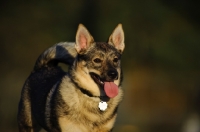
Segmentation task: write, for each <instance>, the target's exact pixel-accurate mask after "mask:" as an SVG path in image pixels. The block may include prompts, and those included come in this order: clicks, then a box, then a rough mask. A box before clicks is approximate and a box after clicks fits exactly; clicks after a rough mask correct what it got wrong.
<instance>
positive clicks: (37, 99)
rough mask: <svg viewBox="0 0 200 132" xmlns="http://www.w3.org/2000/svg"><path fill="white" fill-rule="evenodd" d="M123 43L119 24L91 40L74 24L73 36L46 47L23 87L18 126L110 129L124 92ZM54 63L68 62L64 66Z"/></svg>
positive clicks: (85, 131) (75, 131) (63, 131)
mask: <svg viewBox="0 0 200 132" xmlns="http://www.w3.org/2000/svg"><path fill="white" fill-rule="evenodd" d="M124 48H125V44H124V31H123V28H122V24H118V25H117V27H116V28H115V29H114V31H113V32H112V34H111V35H110V37H109V39H108V41H107V42H95V41H94V39H93V37H92V36H91V35H90V33H89V31H88V30H87V29H86V28H85V27H84V26H83V25H82V24H79V26H78V30H77V33H76V41H75V42H60V43H58V44H56V45H54V46H52V47H50V48H48V49H47V50H45V51H44V52H43V53H42V54H41V55H40V56H39V57H38V59H37V61H36V63H35V66H34V69H33V71H32V72H31V74H30V75H29V77H28V78H27V80H26V81H25V83H24V86H23V88H22V92H21V99H20V102H19V107H18V117H17V118H18V127H19V131H20V132H37V131H40V130H41V129H45V130H46V131H48V132H110V131H112V129H113V126H114V123H115V120H116V117H117V109H118V105H119V103H120V102H121V100H122V97H123V90H122V88H121V85H122V78H123V76H122V69H121V56H122V52H123V50H124ZM59 63H64V64H66V65H68V66H69V67H68V71H67V72H65V71H64V70H62V68H61V67H60V66H59V65H58V64H59Z"/></svg>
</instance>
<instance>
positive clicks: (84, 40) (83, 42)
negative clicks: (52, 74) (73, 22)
mask: <svg viewBox="0 0 200 132" xmlns="http://www.w3.org/2000/svg"><path fill="white" fill-rule="evenodd" d="M93 42H94V39H93V37H92V36H91V35H90V33H89V32H88V30H87V29H86V28H85V26H83V25H82V24H79V26H78V30H77V33H76V43H75V49H76V51H77V52H78V53H79V54H81V53H83V52H84V51H85V50H87V49H88V47H89V46H90V45H91V44H92V43H93Z"/></svg>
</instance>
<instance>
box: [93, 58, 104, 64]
mask: <svg viewBox="0 0 200 132" xmlns="http://www.w3.org/2000/svg"><path fill="white" fill-rule="evenodd" d="M93 61H94V62H95V63H101V62H102V60H101V59H99V58H95V59H94V60H93Z"/></svg>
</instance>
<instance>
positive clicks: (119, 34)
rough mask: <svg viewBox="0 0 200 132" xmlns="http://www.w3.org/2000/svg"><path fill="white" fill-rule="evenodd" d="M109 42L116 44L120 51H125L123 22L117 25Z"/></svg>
mask: <svg viewBox="0 0 200 132" xmlns="http://www.w3.org/2000/svg"><path fill="white" fill-rule="evenodd" d="M108 43H109V44H112V45H114V46H115V48H116V49H117V50H119V51H120V53H122V52H123V50H124V47H125V44H124V31H123V28H122V24H118V25H117V27H116V28H115V30H114V31H113V33H112V34H111V35H110V37H109V40H108Z"/></svg>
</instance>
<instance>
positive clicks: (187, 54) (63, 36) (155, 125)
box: [0, 0, 200, 132]
mask: <svg viewBox="0 0 200 132" xmlns="http://www.w3.org/2000/svg"><path fill="white" fill-rule="evenodd" d="M199 5H200V4H199V1H194V0H191V1H189V0H184V1H183V0H175V1H166V0H160V1H159V0H151V1H148V0H143V1H130V0H123V1H114V0H95V1H93V0H74V1H69V0H59V1H47V0H41V1H39V0H38V1H24V2H22V1H21V2H20V1H1V2H0V44H1V48H0V59H1V65H0V69H1V80H0V93H1V96H0V119H1V120H0V131H2V132H4V131H6V132H9V131H10V132H14V131H17V121H16V115H17V105H18V101H19V98H20V91H21V87H22V86H23V83H24V81H25V79H26V78H27V76H28V75H29V73H30V72H31V70H32V68H33V65H34V63H35V60H36V59H37V57H38V56H39V54H40V53H41V52H42V51H43V50H45V49H46V48H47V47H49V46H51V45H53V44H55V43H58V42H60V41H74V40H75V34H76V30H77V26H78V24H79V23H83V24H84V25H85V26H86V27H87V28H88V30H89V31H90V33H91V34H92V35H93V36H94V38H95V40H96V41H106V40H107V38H108V37H109V35H110V34H111V32H112V31H113V29H114V28H115V26H116V25H117V24H118V23H122V24H123V28H124V31H125V42H126V48H125V52H124V55H123V69H124V74H125V75H124V83H123V86H124V89H125V97H124V101H123V102H122V104H121V107H120V110H119V117H118V120H117V122H116V128H115V129H114V131H115V132H121V131H127V132H128V131H130V132H178V131H184V132H185V131H186V129H185V128H186V126H187V125H185V124H187V123H186V122H187V119H188V118H189V117H190V115H191V114H193V113H195V114H197V116H195V117H198V118H197V119H198V120H199V117H200V115H199V114H200V108H199V103H200V97H199V96H200V84H199V74H200V70H199V67H200V60H199V57H200V52H199V51H200V44H199V43H200V37H199V36H200V30H199V28H200V25H199V22H200V17H199V13H200V8H199ZM198 120H197V121H198Z"/></svg>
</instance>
